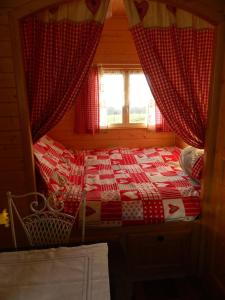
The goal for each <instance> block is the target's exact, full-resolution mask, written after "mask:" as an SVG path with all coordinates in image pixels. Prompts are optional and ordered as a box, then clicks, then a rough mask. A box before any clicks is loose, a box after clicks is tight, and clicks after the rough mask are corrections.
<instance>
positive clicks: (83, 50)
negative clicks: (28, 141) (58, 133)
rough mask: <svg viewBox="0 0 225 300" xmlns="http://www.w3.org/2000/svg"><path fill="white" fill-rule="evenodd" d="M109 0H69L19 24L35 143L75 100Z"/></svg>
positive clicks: (96, 42)
mask: <svg viewBox="0 0 225 300" xmlns="http://www.w3.org/2000/svg"><path fill="white" fill-rule="evenodd" d="M108 2H109V0H99V1H95V2H93V1H90V0H86V1H85V0H81V1H73V2H71V3H67V4H63V5H61V6H58V7H56V8H55V7H54V8H52V9H49V10H46V11H44V12H41V13H39V14H38V15H33V16H29V17H28V18H26V19H25V20H24V21H23V23H22V35H23V48H24V65H25V75H26V81H27V90H28V91H27V92H28V101H29V109H30V122H31V129H32V137H33V142H36V141H37V140H38V139H39V138H40V137H41V136H43V135H44V134H46V133H47V132H48V131H49V130H50V129H51V128H52V127H54V126H55V125H56V124H57V123H58V122H59V121H60V120H61V118H62V117H63V116H64V114H65V112H66V111H68V110H69V109H70V108H71V106H72V104H73V102H74V99H76V98H77V96H78V94H79V92H80V88H81V86H82V83H83V82H84V81H85V79H86V76H87V73H88V71H89V68H90V65H91V63H92V60H93V56H94V54H95V50H96V47H97V45H98V43H99V40H100V35H101V31H102V27H103V25H102V22H101V21H103V20H104V17H105V14H106V11H107V7H108ZM82 14H83V15H82Z"/></svg>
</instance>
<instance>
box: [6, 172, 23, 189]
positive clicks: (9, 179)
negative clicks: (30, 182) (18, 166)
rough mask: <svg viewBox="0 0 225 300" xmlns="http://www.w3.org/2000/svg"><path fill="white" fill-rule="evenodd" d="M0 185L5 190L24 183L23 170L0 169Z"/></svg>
mask: <svg viewBox="0 0 225 300" xmlns="http://www.w3.org/2000/svg"><path fill="white" fill-rule="evenodd" d="M0 181H1V185H3V186H4V189H5V191H7V190H8V189H9V188H10V187H13V186H19V185H24V183H25V178H24V172H23V171H1V170H0Z"/></svg>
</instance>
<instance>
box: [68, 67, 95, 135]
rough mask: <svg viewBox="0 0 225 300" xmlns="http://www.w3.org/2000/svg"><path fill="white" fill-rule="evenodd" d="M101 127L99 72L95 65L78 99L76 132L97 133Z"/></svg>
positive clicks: (76, 105)
mask: <svg viewBox="0 0 225 300" xmlns="http://www.w3.org/2000/svg"><path fill="white" fill-rule="evenodd" d="M99 129H100V107H99V72H98V67H96V66H94V67H92V68H91V70H90V71H89V74H88V78H87V80H86V82H85V84H84V86H83V88H82V91H81V93H80V94H79V97H78V98H77V99H76V103H75V123H74V132H76V133H92V134H95V133H96V132H99Z"/></svg>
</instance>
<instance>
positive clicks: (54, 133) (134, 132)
mask: <svg viewBox="0 0 225 300" xmlns="http://www.w3.org/2000/svg"><path fill="white" fill-rule="evenodd" d="M74 117H75V116H74V107H73V108H72V109H71V110H70V111H69V112H68V113H67V114H66V115H65V116H64V118H63V119H62V120H61V122H60V123H59V124H58V125H57V126H56V127H55V128H53V129H52V130H51V131H50V132H49V135H50V136H51V137H52V138H54V139H56V140H58V141H60V142H61V143H63V144H64V145H65V146H66V147H68V148H70V149H73V150H75V149H93V148H105V147H154V146H172V145H175V135H174V134H173V133H156V132H151V131H148V130H147V129H145V128H133V129H110V130H107V129H104V130H101V132H100V133H99V134H95V135H91V134H74V131H73V128H74V125H73V124H74Z"/></svg>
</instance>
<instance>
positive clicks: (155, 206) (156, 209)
mask: <svg viewBox="0 0 225 300" xmlns="http://www.w3.org/2000/svg"><path fill="white" fill-rule="evenodd" d="M143 207H144V220H145V224H157V223H162V222H164V210H163V204H162V200H155V201H154V200H153V201H152V200H148V201H143Z"/></svg>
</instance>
